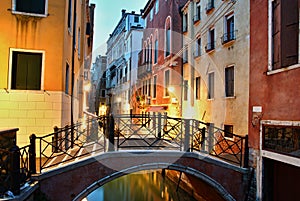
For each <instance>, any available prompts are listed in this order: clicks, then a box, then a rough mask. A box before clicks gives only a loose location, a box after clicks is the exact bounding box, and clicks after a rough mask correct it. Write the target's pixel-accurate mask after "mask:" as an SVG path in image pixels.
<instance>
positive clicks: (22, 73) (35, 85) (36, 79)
mask: <svg viewBox="0 0 300 201" xmlns="http://www.w3.org/2000/svg"><path fill="white" fill-rule="evenodd" d="M11 56H12V66H11V89H19V90H41V82H42V78H41V77H42V65H43V53H41V52H39V53H35V52H21V51H12V53H11Z"/></svg>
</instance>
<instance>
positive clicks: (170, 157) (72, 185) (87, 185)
mask: <svg viewBox="0 0 300 201" xmlns="http://www.w3.org/2000/svg"><path fill="white" fill-rule="evenodd" d="M157 169H168V170H175V171H180V172H184V173H186V175H191V178H198V179H199V180H201V182H202V183H205V184H208V185H209V186H211V187H212V188H213V189H215V190H216V192H217V193H218V194H219V195H220V196H221V197H222V198H224V200H244V198H245V192H246V190H247V186H246V185H244V183H246V182H245V180H246V179H247V178H248V169H244V168H239V167H237V166H234V165H231V164H228V163H225V162H223V161H221V160H217V159H214V158H213V157H211V156H209V155H205V154H201V153H194V152H180V151H164V150H158V151H153V150H152V151H145V150H143V151H118V152H106V153H102V154H99V155H95V156H94V157H92V158H89V159H84V160H81V161H76V162H75V161H74V163H73V164H68V165H66V166H62V167H60V168H57V169H54V170H49V171H46V172H44V173H43V174H41V175H39V176H38V177H37V178H36V179H37V180H38V181H39V186H40V190H41V191H42V192H43V193H44V194H45V195H46V196H47V195H48V196H49V197H51V198H52V199H53V200H74V201H75V200H80V199H82V198H84V197H86V196H87V195H88V194H89V193H90V192H92V191H93V190H94V189H96V188H98V187H99V186H102V185H103V184H105V183H107V182H109V181H112V180H113V179H116V178H118V177H121V176H123V175H126V174H130V173H134V172H138V171H142V170H157ZM232 178H234V179H232ZM192 180H193V181H192V182H196V181H194V179H192ZM195 180H196V179H195ZM195 186H196V185H195Z"/></svg>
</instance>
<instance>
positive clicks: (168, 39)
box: [165, 17, 171, 57]
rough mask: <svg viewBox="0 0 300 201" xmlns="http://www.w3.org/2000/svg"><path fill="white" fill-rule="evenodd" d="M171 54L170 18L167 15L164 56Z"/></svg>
mask: <svg viewBox="0 0 300 201" xmlns="http://www.w3.org/2000/svg"><path fill="white" fill-rule="evenodd" d="M170 54H171V18H170V17H167V19H166V22H165V57H167V56H169V55H170Z"/></svg>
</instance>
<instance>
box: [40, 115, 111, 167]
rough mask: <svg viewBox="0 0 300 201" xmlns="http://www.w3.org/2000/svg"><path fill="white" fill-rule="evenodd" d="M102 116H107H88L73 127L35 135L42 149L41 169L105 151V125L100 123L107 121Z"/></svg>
mask: <svg viewBox="0 0 300 201" xmlns="http://www.w3.org/2000/svg"><path fill="white" fill-rule="evenodd" d="M102 118H105V117H99V118H94V117H92V118H91V117H87V120H86V121H84V122H80V123H76V124H74V127H73V128H72V127H71V126H65V127H63V128H57V127H55V128H54V132H53V133H51V134H48V135H46V136H42V137H35V138H36V142H35V143H37V145H38V147H39V150H40V151H39V153H38V156H39V168H40V171H43V170H44V169H47V168H51V167H54V166H58V165H62V164H64V163H67V162H71V161H75V160H78V159H79V158H83V157H86V156H89V155H90V156H91V155H93V154H95V153H99V152H103V151H105V149H106V140H105V135H104V134H105V125H102V123H101V124H100V123H99V122H105V121H104V120H102ZM98 121H99V122H98ZM72 131H73V132H74V133H72Z"/></svg>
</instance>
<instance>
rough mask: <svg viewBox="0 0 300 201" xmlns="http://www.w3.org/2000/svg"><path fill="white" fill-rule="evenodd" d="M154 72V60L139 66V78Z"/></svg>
mask: <svg viewBox="0 0 300 201" xmlns="http://www.w3.org/2000/svg"><path fill="white" fill-rule="evenodd" d="M151 72H152V62H151V63H149V62H147V63H145V64H143V65H141V66H139V67H138V78H139V79H141V78H143V77H145V76H147V75H148V74H151Z"/></svg>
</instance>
